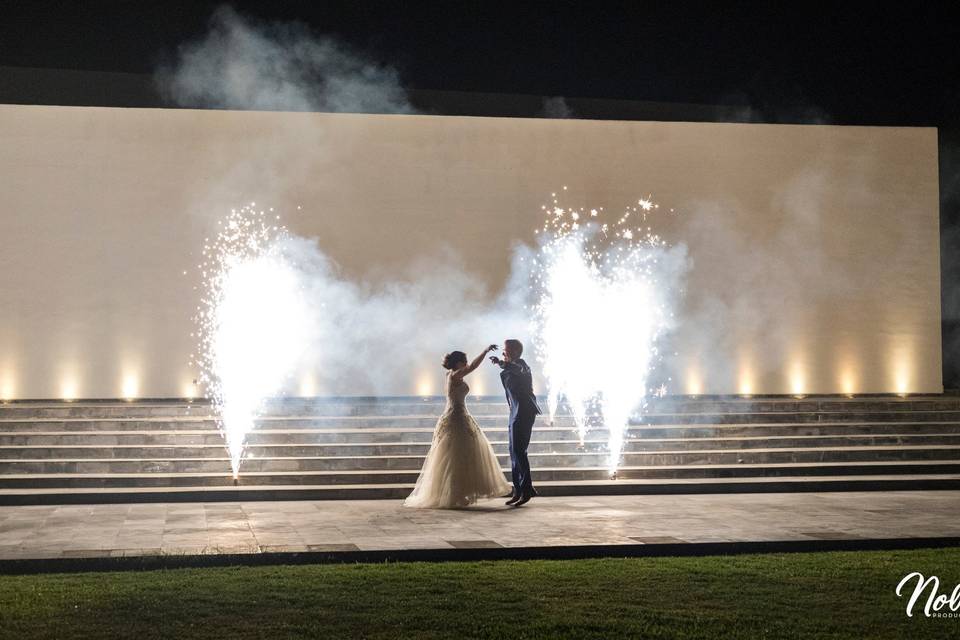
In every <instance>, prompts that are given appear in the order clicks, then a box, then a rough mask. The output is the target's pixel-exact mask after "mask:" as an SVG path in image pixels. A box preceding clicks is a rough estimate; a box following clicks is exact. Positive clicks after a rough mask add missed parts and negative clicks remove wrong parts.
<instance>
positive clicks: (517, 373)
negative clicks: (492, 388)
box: [500, 358, 541, 425]
mask: <svg viewBox="0 0 960 640" xmlns="http://www.w3.org/2000/svg"><path fill="white" fill-rule="evenodd" d="M501 368H502V370H501V371H500V381H501V382H502V383H503V390H504V392H505V393H506V396H507V404H509V405H510V424H511V425H513V424H516V422H517V419H518V418H520V419H522V420H524V421H526V420H529V421H530V424H533V419H534V416H536V415H539V414H540V413H541V411H540V405H538V404H537V396H535V395H534V393H533V374H532V373H531V372H530V367H528V366H527V363H526V362H524V361H523V360H522V359H520V358H518V359H516V360H514V361H512V362H504V363H503V365H501Z"/></svg>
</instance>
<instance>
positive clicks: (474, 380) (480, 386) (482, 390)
mask: <svg viewBox="0 0 960 640" xmlns="http://www.w3.org/2000/svg"><path fill="white" fill-rule="evenodd" d="M469 384H470V393H472V394H473V395H475V396H482V395H484V394H486V392H487V385H486V384H485V383H484V380H483V376H482V375H478V376H473V377H471V379H470V381H469Z"/></svg>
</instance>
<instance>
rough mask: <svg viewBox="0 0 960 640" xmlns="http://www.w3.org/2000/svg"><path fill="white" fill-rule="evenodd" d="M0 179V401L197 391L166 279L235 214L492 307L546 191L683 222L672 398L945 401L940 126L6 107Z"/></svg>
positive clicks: (375, 269) (1, 117) (367, 269)
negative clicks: (274, 221)
mask: <svg viewBox="0 0 960 640" xmlns="http://www.w3.org/2000/svg"><path fill="white" fill-rule="evenodd" d="M0 176H2V177H0V193H2V194H3V198H2V205H0V296H2V306H0V395H2V396H6V397H14V398H43V397H53V398H56V397H64V396H74V397H118V396H124V395H131V394H133V395H137V396H142V397H148V396H149V397H157V396H181V395H185V394H187V393H188V392H191V393H192V389H191V387H190V385H189V382H190V380H192V379H193V378H194V377H195V375H196V373H195V372H194V371H190V370H189V367H188V366H187V361H188V357H189V354H190V352H191V350H192V346H193V340H192V339H191V338H190V333H191V331H192V325H191V321H190V317H191V315H192V313H193V310H194V308H195V306H196V304H197V298H196V295H197V294H196V292H195V291H194V290H193V286H194V285H195V284H196V282H195V281H194V277H195V276H194V272H193V271H190V275H188V276H184V275H183V271H184V270H189V268H190V267H191V266H195V265H196V263H197V262H198V256H199V253H200V249H201V248H202V240H203V237H204V236H205V235H206V234H209V233H210V231H211V230H212V228H213V227H214V225H215V220H216V219H217V218H218V217H219V216H220V215H221V214H222V213H223V211H224V210H226V209H229V208H230V207H231V206H236V205H237V204H238V203H243V202H247V201H250V200H260V201H261V202H263V201H266V202H268V203H269V204H270V206H274V207H277V208H278V209H280V210H282V211H284V212H285V213H286V217H285V223H286V224H287V226H288V227H290V228H291V230H293V231H294V232H296V233H299V234H301V235H304V236H307V237H317V238H318V242H319V244H320V246H321V248H322V250H323V251H324V252H325V253H326V254H328V255H329V256H330V257H332V258H333V259H334V260H336V261H337V262H338V263H339V264H340V265H341V267H342V269H343V273H344V276H345V277H348V278H361V277H363V278H377V277H382V276H383V274H390V273H393V272H396V271H397V270H401V269H403V268H404V266H406V265H409V264H410V263H411V262H412V261H414V260H416V259H418V258H421V257H422V256H423V255H425V254H430V252H432V251H436V250H438V248H440V247H446V248H448V249H450V250H452V252H453V253H454V254H456V255H457V256H458V257H459V259H460V260H461V261H462V263H463V266H464V268H465V269H467V270H468V271H470V272H472V273H474V274H476V275H477V276H478V277H479V278H481V279H482V280H483V281H484V282H485V283H486V284H487V285H488V286H489V288H490V291H491V295H493V294H494V293H495V292H496V291H497V290H498V289H499V288H500V287H502V286H503V284H504V282H505V280H506V279H507V276H508V272H509V269H510V252H511V247H512V244H513V243H515V242H526V243H529V244H533V243H534V234H533V230H534V229H535V228H537V227H538V226H539V223H540V205H541V204H542V203H543V202H545V200H546V196H548V195H549V193H550V192H551V191H555V190H557V189H558V188H559V187H560V185H567V186H568V187H569V193H571V194H575V195H573V196H571V197H572V198H574V201H575V202H577V203H579V204H584V205H589V206H604V207H607V208H608V209H617V208H622V206H624V205H625V204H627V203H630V202H635V201H636V199H637V198H638V197H640V196H645V195H646V194H648V193H653V194H654V196H655V199H656V200H657V201H658V202H660V203H661V204H662V205H663V206H667V207H670V208H673V209H675V211H676V212H677V215H675V216H672V217H665V218H663V219H662V220H661V221H660V222H659V223H658V224H660V225H661V226H662V229H661V231H663V233H664V235H665V236H666V237H668V238H670V239H671V241H673V242H684V243H686V244H687V245H688V248H689V253H690V256H691V258H692V268H691V270H690V272H689V274H688V276H687V287H686V291H685V297H684V299H683V303H682V305H681V307H680V308H679V309H678V320H679V326H678V330H677V332H676V334H675V335H674V338H673V340H672V342H671V345H670V351H671V352H676V354H677V355H676V356H672V355H671V356H670V359H669V360H670V361H669V363H668V364H669V365H670V366H671V367H672V369H673V371H674V372H675V377H674V385H673V387H672V389H671V390H672V391H675V392H680V393H683V392H691V393H707V392H712V393H817V392H843V393H847V392H886V391H894V392H907V391H910V392H916V391H924V392H939V391H940V390H941V388H942V387H941V353H940V303H939V300H940V288H939V240H938V193H937V188H938V187H937V139H936V131H935V130H934V129H913V128H909V129H908V128H875V127H833V126H795V125H757V124H716V123H663V122H617V121H604V122H600V121H583V120H533V119H512V118H471V117H442V116H388V115H350V114H309V113H262V112H230V111H194V110H160V109H112V108H99V107H91V108H85V107H44V106H0ZM297 205H302V207H303V209H302V210H301V211H300V212H299V213H298V212H297V209H296V207H297ZM446 347H447V345H439V346H438V351H440V352H442V351H443V350H444V348H446ZM424 357H425V358H428V356H426V355H425V356H424ZM433 359H435V356H431V357H430V360H431V361H432V360H433ZM125 385H126V387H127V389H126V390H124V386H125ZM321 391H322V390H321ZM358 391H360V392H363V390H358ZM380 391H384V390H380ZM389 391H390V392H392V393H398V394H402V393H413V392H415V391H416V389H415V388H414V383H413V382H411V384H410V387H409V388H399V387H398V388H396V389H390V390H389Z"/></svg>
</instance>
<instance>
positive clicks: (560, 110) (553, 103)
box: [540, 96, 575, 118]
mask: <svg viewBox="0 0 960 640" xmlns="http://www.w3.org/2000/svg"><path fill="white" fill-rule="evenodd" d="M540 115H541V116H542V117H544V118H573V117H575V115H574V113H573V109H572V108H571V107H570V105H569V104H567V101H566V99H564V98H563V97H562V96H554V97H552V98H544V100H543V107H542V108H541V110H540Z"/></svg>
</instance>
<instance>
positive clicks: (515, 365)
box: [500, 359, 540, 496]
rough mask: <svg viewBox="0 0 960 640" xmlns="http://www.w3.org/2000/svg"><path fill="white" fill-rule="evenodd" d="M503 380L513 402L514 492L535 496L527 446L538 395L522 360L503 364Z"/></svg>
mask: <svg viewBox="0 0 960 640" xmlns="http://www.w3.org/2000/svg"><path fill="white" fill-rule="evenodd" d="M501 366H502V368H503V370H502V371H501V372H500V381H501V382H502V383H503V390H504V393H506V396H507V404H508V405H510V423H509V426H508V430H509V434H510V475H511V476H512V478H513V490H514V494H515V495H518V496H526V495H533V493H534V490H533V478H532V477H531V475H530V460H529V458H528V457H527V448H528V447H529V446H530V435H531V434H532V433H533V423H534V421H535V420H536V419H537V415H539V414H540V406H539V405H537V397H536V396H535V395H534V394H533V374H532V373H531V372H530V367H528V366H527V363H526V362H524V361H523V360H521V359H517V360H514V361H512V362H505V363H503V365H501Z"/></svg>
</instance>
